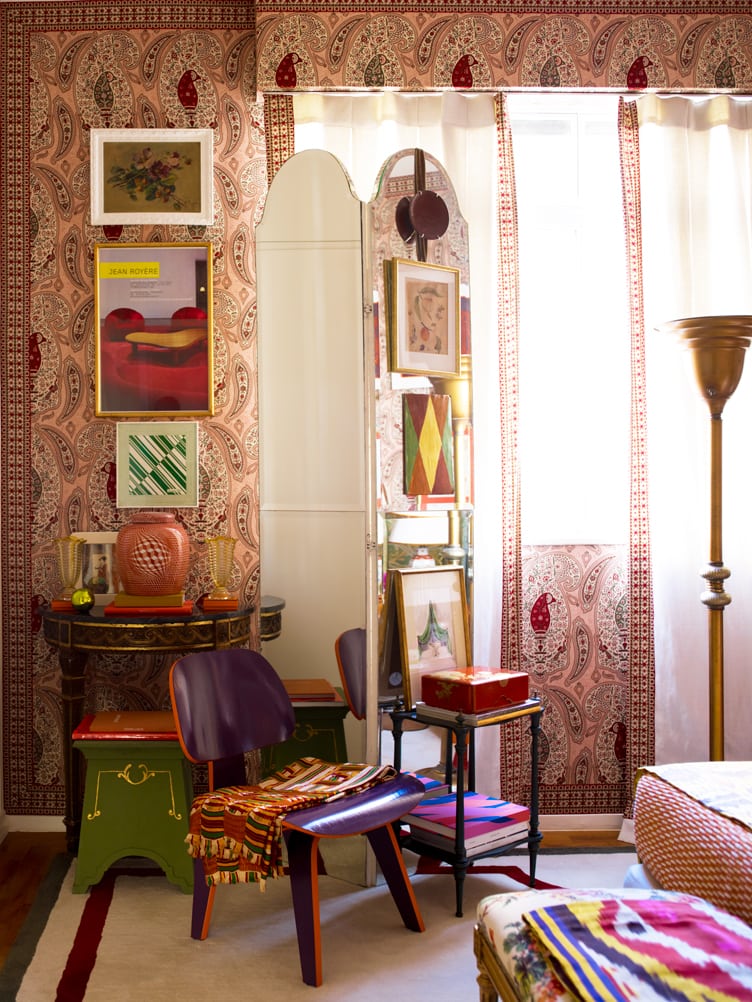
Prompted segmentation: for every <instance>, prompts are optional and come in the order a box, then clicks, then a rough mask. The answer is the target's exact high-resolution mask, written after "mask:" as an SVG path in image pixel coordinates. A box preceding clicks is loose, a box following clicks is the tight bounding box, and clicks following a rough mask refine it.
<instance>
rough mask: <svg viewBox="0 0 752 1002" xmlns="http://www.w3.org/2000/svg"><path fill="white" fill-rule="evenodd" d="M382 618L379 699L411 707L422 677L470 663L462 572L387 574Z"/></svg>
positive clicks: (450, 568) (450, 569)
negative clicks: (398, 702) (383, 615)
mask: <svg viewBox="0 0 752 1002" xmlns="http://www.w3.org/2000/svg"><path fill="white" fill-rule="evenodd" d="M385 613H386V615H385V617H384V618H385V624H384V635H383V638H382V657H381V663H380V671H379V674H380V678H379V696H380V698H382V699H384V698H390V699H391V700H393V701H398V700H399V699H400V698H401V699H402V701H404V704H405V705H406V706H407V707H412V706H414V705H415V703H416V702H417V701H418V700H419V699H420V680H421V678H422V677H423V675H426V674H428V673H429V672H432V671H444V670H446V669H451V668H467V666H468V665H470V664H471V663H472V660H471V646H470V627H469V621H468V616H467V598H466V594H465V572H464V570H463V568H462V567H455V566H445V567H431V568H425V569H423V568H421V569H412V568H409V569H400V570H394V571H390V573H389V587H388V595H387V604H386V607H385ZM397 646H398V647H399V660H398V659H397V657H396V650H397Z"/></svg>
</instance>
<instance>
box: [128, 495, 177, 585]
mask: <svg viewBox="0 0 752 1002" xmlns="http://www.w3.org/2000/svg"><path fill="white" fill-rule="evenodd" d="M115 551H116V554H117V564H118V573H119V574H120V581H121V582H122V585H123V591H124V592H126V594H128V595H143V596H151V595H175V594H178V593H179V592H182V591H183V588H184V585H185V577H186V574H187V573H188V560H189V557H190V543H189V540H188V533H187V532H186V531H185V529H184V528H183V526H182V525H180V523H179V522H176V521H175V516H174V515H173V514H172V513H170V512H156V511H155V512H140V513H139V514H138V515H134V516H133V518H132V519H131V521H130V522H129V523H128V525H124V526H123V528H122V529H120V531H119V532H118V536H117V543H116V545H115Z"/></svg>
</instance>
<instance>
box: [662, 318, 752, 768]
mask: <svg viewBox="0 0 752 1002" xmlns="http://www.w3.org/2000/svg"><path fill="white" fill-rule="evenodd" d="M660 329H662V330H666V331H669V332H671V333H673V334H677V335H678V336H679V337H680V338H681V340H682V341H683V343H684V346H685V347H686V348H687V349H689V351H690V353H691V356H692V362H693V366H694V373H695V381H696V383H697V388H698V389H699V391H700V394H701V395H702V397H703V399H704V400H705V403H706V404H707V405H708V409H709V412H710V560H709V563H708V566H707V570H705V571H704V572H703V574H702V577H703V578H704V579H705V581H706V582H707V585H708V587H707V589H706V590H705V591H704V592H703V593H702V594H701V595H700V601H701V602H702V603H703V604H704V605H705V606H707V608H708V689H709V692H708V699H709V710H708V727H709V756H710V760H711V761H716V762H717V761H722V760H723V757H724V721H723V672H724V663H723V610H724V609H725V607H726V606H727V605H728V604H729V602H730V601H731V596H730V595H728V594H727V592H726V591H725V590H724V582H725V581H726V579H727V578H728V577H729V576H730V573H731V572H730V571H729V570H727V568H726V567H724V566H723V556H722V532H723V529H722V521H723V439H722V435H723V424H722V414H723V408H724V406H725V404H726V401H727V400H728V399H729V398H730V397H731V395H732V394H733V393H734V391H735V390H736V388H737V386H738V385H739V380H740V379H741V375H742V369H743V367H744V355H745V352H746V350H747V348H748V347H749V345H750V341H752V316H718V317H691V318H688V319H685V320H672V321H669V322H668V323H666V324H662V325H661V328H660Z"/></svg>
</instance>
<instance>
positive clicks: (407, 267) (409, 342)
mask: <svg viewBox="0 0 752 1002" xmlns="http://www.w3.org/2000/svg"><path fill="white" fill-rule="evenodd" d="M384 288H385V293H386V307H387V322H388V326H389V337H388V344H389V368H390V370H391V371H392V372H403V373H411V374H413V375H423V376H457V375H459V371H460V326H461V325H460V273H459V270H458V269H457V268H446V267H444V266H443V265H436V264H424V263H422V262H420V261H408V260H403V259H402V258H393V259H391V260H387V261H385V262H384Z"/></svg>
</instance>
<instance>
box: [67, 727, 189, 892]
mask: <svg viewBox="0 0 752 1002" xmlns="http://www.w3.org/2000/svg"><path fill="white" fill-rule="evenodd" d="M74 747H75V748H78V749H79V750H80V751H81V752H82V754H83V755H84V758H85V759H86V785H85V791H84V804H83V814H82V818H81V837H80V840H79V845H78V859H77V862H76V876H75V880H74V882H73V891H74V893H76V894H83V893H84V892H86V891H87V890H88V888H89V887H90V886H91V885H92V884H97V883H98V882H99V881H100V880H101V879H102V877H103V876H104V873H105V871H106V870H107V869H109V867H110V866H112V865H113V863H116V862H117V861H118V860H119V859H121V858H123V857H125V856H145V857H146V858H147V859H151V860H153V861H154V862H155V863H157V864H158V865H159V866H160V867H161V868H162V869H163V870H164V872H165V874H166V876H167V879H168V880H170V881H171V882H172V883H173V884H176V885H177V886H178V887H180V889H181V890H182V891H184V892H185V893H186V894H190V893H192V891H193V859H192V857H191V856H189V855H188V847H187V846H186V844H185V837H186V835H187V834H188V818H189V815H190V809H191V801H192V798H193V789H192V783H191V769H190V764H189V762H188V761H187V759H186V758H185V757H184V755H183V752H182V750H181V748H180V745H179V743H178V742H177V741H167V740H156V741H147V740H133V739H124V740H118V739H116V738H113V739H104V740H103V739H101V738H100V739H96V740H91V739H88V740H87V739H84V740H78V741H74Z"/></svg>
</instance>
